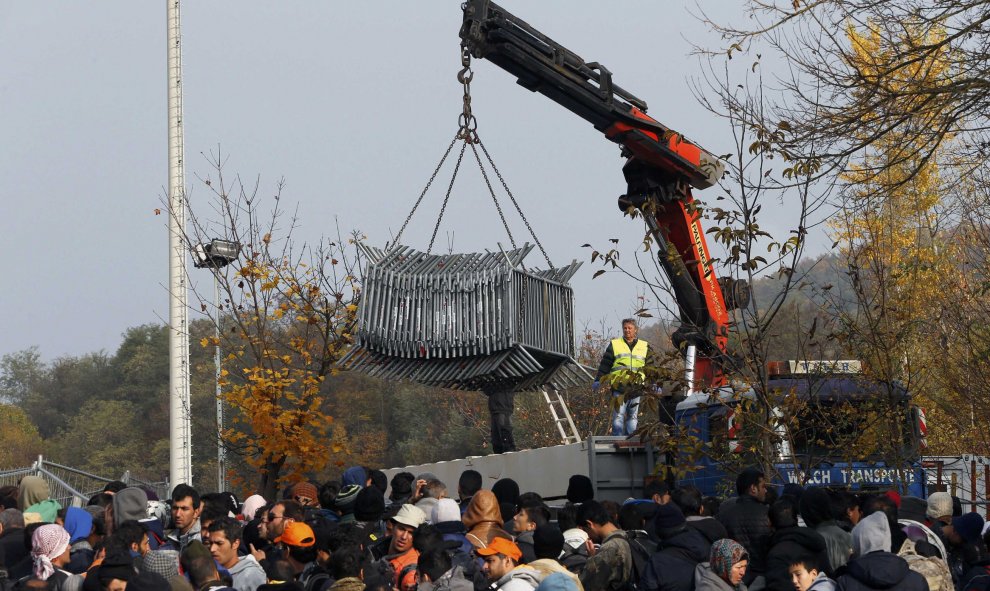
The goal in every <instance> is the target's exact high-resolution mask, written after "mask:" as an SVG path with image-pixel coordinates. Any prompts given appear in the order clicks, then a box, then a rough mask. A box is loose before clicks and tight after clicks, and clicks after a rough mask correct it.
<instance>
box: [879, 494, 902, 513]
mask: <svg viewBox="0 0 990 591" xmlns="http://www.w3.org/2000/svg"><path fill="white" fill-rule="evenodd" d="M883 494H884V496H885V497H887V498H888V499H890V500H891V501H894V506H895V507H897V508H898V509H900V508H901V493H899V492H897V491H896V490H888V491H887V492H885V493H883Z"/></svg>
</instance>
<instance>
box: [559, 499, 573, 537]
mask: <svg viewBox="0 0 990 591" xmlns="http://www.w3.org/2000/svg"><path fill="white" fill-rule="evenodd" d="M577 508H578V506H577V505H575V504H574V503H567V504H566V505H564V506H563V507H561V508H559V509H557V525H558V526H559V527H560V531H567V530H569V529H574V528H576V527H577Z"/></svg>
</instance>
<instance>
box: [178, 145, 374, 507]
mask: <svg viewBox="0 0 990 591" xmlns="http://www.w3.org/2000/svg"><path fill="white" fill-rule="evenodd" d="M213 164H214V169H213V174H212V175H211V176H210V177H207V178H204V179H202V182H203V184H204V185H205V186H206V187H207V188H208V189H209V191H210V192H211V194H212V197H213V200H214V202H215V204H216V207H215V208H214V211H216V212H219V213H220V216H219V219H216V220H206V219H205V218H199V217H196V216H192V222H191V231H190V234H189V237H188V242H189V245H190V247H193V246H195V245H196V244H203V243H209V242H210V240H211V239H214V238H221V239H223V240H228V241H232V242H236V243H238V244H240V245H241V253H240V256H239V257H238V258H237V259H236V260H234V261H233V262H231V263H230V265H229V266H225V267H220V268H212V269H210V271H211V272H212V273H213V275H214V277H215V278H216V281H217V283H218V286H219V292H220V294H221V300H222V301H221V302H220V306H219V307H220V314H216V313H215V312H214V311H213V308H214V305H215V304H214V302H213V294H212V291H213V290H212V289H208V288H202V289H194V293H196V295H197V297H198V298H199V299H200V305H201V310H202V311H203V312H211V313H210V316H211V317H212V318H213V319H214V321H217V320H218V319H219V322H220V326H219V328H220V337H219V342H218V341H217V338H216V337H209V338H204V339H203V340H202V341H201V343H200V344H201V345H202V346H203V347H209V348H212V347H214V346H216V345H217V344H219V345H220V347H221V350H222V351H223V369H222V371H221V379H220V386H221V389H222V398H223V400H224V402H225V403H226V404H227V405H228V408H229V409H230V411H232V412H229V413H228V414H229V415H232V416H230V419H229V420H228V421H227V424H226V425H225V427H226V428H225V429H223V432H222V433H220V434H219V435H220V436H221V437H223V439H224V442H225V443H226V445H227V447H228V453H231V454H235V455H236V457H238V458H240V459H241V461H243V462H244V463H246V465H247V466H248V467H249V470H248V471H247V472H248V474H249V475H250V474H251V473H252V472H253V473H254V474H256V476H257V483H256V485H252V484H251V483H250V482H247V483H242V484H246V485H247V486H248V487H249V488H252V489H253V490H255V491H257V492H259V493H260V494H262V495H264V496H266V497H267V498H274V496H275V493H276V492H277V490H278V486H279V484H280V483H286V482H294V481H298V480H301V479H303V478H305V477H307V476H308V475H311V474H314V473H319V472H321V471H322V470H323V469H324V468H325V467H326V466H327V465H328V463H329V462H330V461H331V459H332V456H333V455H334V453H335V452H341V451H343V450H344V448H345V447H346V445H347V440H346V433H345V432H343V431H341V432H340V433H334V425H333V417H332V416H330V415H329V414H328V413H327V412H326V410H325V409H326V405H325V401H324V396H323V391H324V384H325V382H326V380H327V378H329V377H331V376H333V375H336V373H337V372H338V370H337V369H336V367H335V363H336V362H337V360H338V359H339V358H340V357H341V356H342V354H343V352H344V350H345V348H346V347H347V346H348V345H349V344H350V343H351V333H352V331H353V330H354V327H355V322H356V314H357V304H356V302H357V297H358V294H359V286H358V279H357V276H358V275H357V271H356V265H357V263H358V261H357V256H358V255H357V249H356V248H355V247H354V242H355V241H356V240H358V239H359V238H358V237H357V236H356V235H355V236H350V237H348V238H344V237H338V239H336V240H333V241H324V242H322V243H320V244H319V245H317V246H315V247H309V246H306V245H302V246H297V245H295V244H294V243H293V240H292V236H291V231H292V229H293V228H295V227H296V226H297V222H298V220H297V219H295V218H294V217H290V216H285V214H284V212H283V211H281V210H280V209H279V203H280V201H279V198H280V194H281V185H280V186H279V187H278V190H277V193H276V196H275V199H274V206H273V209H272V210H271V211H262V210H260V209H259V205H258V204H259V201H260V199H258V196H257V189H254V190H253V191H252V192H250V193H249V192H247V190H246V189H245V187H244V186H243V185H242V184H241V182H240V180H239V179H238V180H235V181H233V182H230V181H228V180H227V179H226V178H225V177H224V175H223V170H222V167H221V166H220V165H219V159H216V160H215V161H214V163H213ZM280 231H281V232H284V233H283V234H281V235H280V234H279V233H280ZM211 287H212V286H211ZM247 478H250V476H248V477H247ZM255 487H256V488H255Z"/></svg>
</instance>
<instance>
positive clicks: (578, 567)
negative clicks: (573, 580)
mask: <svg viewBox="0 0 990 591" xmlns="http://www.w3.org/2000/svg"><path fill="white" fill-rule="evenodd" d="M557 562H559V563H560V564H561V566H563V567H564V568H566V569H567V570H569V571H570V572H572V573H574V574H576V575H580V574H581V571H583V570H584V565H585V564H586V563H587V562H588V552H587V550H585V548H584V545H581V546H578V547H577V548H574V547H572V546H570V545H569V544H564V552H563V554H561V555H560V558H558V559H557Z"/></svg>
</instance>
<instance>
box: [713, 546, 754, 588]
mask: <svg viewBox="0 0 990 591" xmlns="http://www.w3.org/2000/svg"><path fill="white" fill-rule="evenodd" d="M743 560H749V554H748V553H747V552H746V549H745V548H743V547H742V545H741V544H740V543H739V542H736V541H735V540H730V539H728V538H722V539H721V540H715V542H714V543H713V544H712V550H711V553H710V554H709V556H708V563H709V566H711V569H712V572H714V573H715V574H716V575H718V576H719V578H721V579H722V580H723V581H726V582H728V581H729V575H730V574H731V573H732V565H734V564H736V563H737V562H740V561H743Z"/></svg>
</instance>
